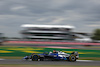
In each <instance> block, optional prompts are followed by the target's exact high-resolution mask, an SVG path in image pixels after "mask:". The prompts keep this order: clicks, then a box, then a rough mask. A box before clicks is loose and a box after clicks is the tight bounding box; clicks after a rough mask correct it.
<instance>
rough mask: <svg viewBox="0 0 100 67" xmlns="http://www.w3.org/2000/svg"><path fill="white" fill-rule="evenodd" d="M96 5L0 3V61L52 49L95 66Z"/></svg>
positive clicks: (85, 0) (98, 50) (83, 1)
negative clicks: (75, 53)
mask: <svg viewBox="0 0 100 67" xmlns="http://www.w3.org/2000/svg"><path fill="white" fill-rule="evenodd" d="M99 6H100V1H99V0H0V59H1V60H2V59H4V60H5V62H7V61H9V60H10V61H15V60H16V59H17V60H18V61H20V59H21V58H22V57H24V56H26V55H30V54H31V53H42V52H44V51H46V50H47V51H52V50H54V49H55V50H60V51H64V52H67V53H69V54H70V53H71V52H73V51H78V52H79V55H80V58H79V60H92V61H94V60H95V61H96V62H97V61H98V62H97V63H96V64H97V65H99V64H98V63H99V62H100V8H99ZM6 59H9V60H7V61H6ZM11 59H13V60H11ZM1 60H0V61H1ZM1 62H2V61H1ZM5 62H4V63H5ZM82 62H83V61H82ZM56 63H57V62H56ZM77 63H79V62H76V64H77ZM94 63H95V62H94ZM1 64H2V63H1ZM10 64H11V63H10ZM12 64H13V63H12ZM37 64H38V63H37ZM91 64H92V63H91ZM91 64H85V63H82V65H85V66H87V65H91ZM49 65H51V64H49ZM64 65H65V64H64ZM69 65H71V64H69ZM72 65H75V64H72ZM82 65H81V66H82Z"/></svg>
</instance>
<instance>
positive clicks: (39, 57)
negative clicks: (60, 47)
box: [23, 51, 79, 62]
mask: <svg viewBox="0 0 100 67" xmlns="http://www.w3.org/2000/svg"><path fill="white" fill-rule="evenodd" d="M78 58H79V54H78V52H72V53H71V54H67V53H65V52H62V51H56V53H53V52H44V53H42V54H36V53H32V54H31V55H30V56H25V57H24V58H23V60H28V59H31V60H32V61H46V60H50V61H60V60H65V61H72V62H74V61H76V60H77V59H78Z"/></svg>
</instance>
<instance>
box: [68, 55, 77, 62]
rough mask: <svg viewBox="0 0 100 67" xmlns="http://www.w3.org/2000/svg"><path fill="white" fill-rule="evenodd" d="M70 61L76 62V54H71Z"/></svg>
mask: <svg viewBox="0 0 100 67" xmlns="http://www.w3.org/2000/svg"><path fill="white" fill-rule="evenodd" d="M69 61H71V62H75V61H76V56H75V55H74V54H71V55H70V57H69Z"/></svg>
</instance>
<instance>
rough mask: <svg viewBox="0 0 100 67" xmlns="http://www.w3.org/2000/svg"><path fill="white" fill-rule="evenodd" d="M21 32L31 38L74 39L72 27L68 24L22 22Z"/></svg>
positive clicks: (24, 36)
mask: <svg viewBox="0 0 100 67" xmlns="http://www.w3.org/2000/svg"><path fill="white" fill-rule="evenodd" d="M21 27H22V28H23V29H22V30H21V34H22V36H23V38H25V39H32V40H45V41H46V40H74V36H73V31H72V30H73V29H74V28H75V27H74V26H70V25H34V24H24V25H21Z"/></svg>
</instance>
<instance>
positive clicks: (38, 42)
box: [7, 41, 100, 45]
mask: <svg viewBox="0 0 100 67" xmlns="http://www.w3.org/2000/svg"><path fill="white" fill-rule="evenodd" d="M7 43H25V44H70V45H100V43H78V42H41V41H8V42H7Z"/></svg>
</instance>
